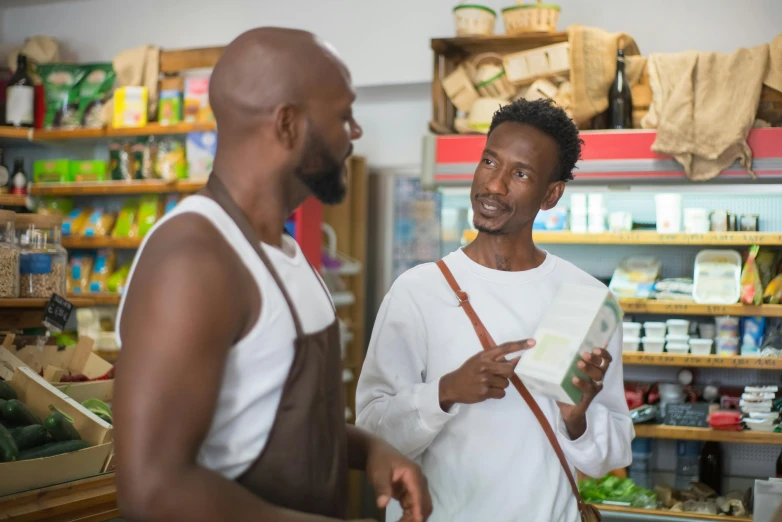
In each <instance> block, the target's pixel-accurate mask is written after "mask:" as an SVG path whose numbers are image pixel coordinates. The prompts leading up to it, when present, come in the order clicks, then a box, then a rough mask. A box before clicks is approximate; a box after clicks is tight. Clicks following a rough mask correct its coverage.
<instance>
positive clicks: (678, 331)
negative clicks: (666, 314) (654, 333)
mask: <svg viewBox="0 0 782 522" xmlns="http://www.w3.org/2000/svg"><path fill="white" fill-rule="evenodd" d="M665 324H666V325H667V326H668V333H669V334H671V335H688V334H689V332H690V322H689V321H688V320H686V319H668V320H667V321H665Z"/></svg>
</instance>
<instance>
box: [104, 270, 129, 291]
mask: <svg viewBox="0 0 782 522" xmlns="http://www.w3.org/2000/svg"><path fill="white" fill-rule="evenodd" d="M129 274H130V264H126V265H122V266H121V267H119V268H118V269H117V270H116V272H114V273H113V274H111V275H110V276H109V278H108V279H107V280H106V289H107V290H108V291H109V292H112V293H115V294H121V293H123V292H124V291H125V285H126V284H127V281H128V275H129Z"/></svg>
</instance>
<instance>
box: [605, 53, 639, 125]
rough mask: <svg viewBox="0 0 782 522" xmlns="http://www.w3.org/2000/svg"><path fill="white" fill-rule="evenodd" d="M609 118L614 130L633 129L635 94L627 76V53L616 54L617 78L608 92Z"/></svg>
mask: <svg viewBox="0 0 782 522" xmlns="http://www.w3.org/2000/svg"><path fill="white" fill-rule="evenodd" d="M608 117H609V122H608V123H609V126H610V128H612V129H632V128H633V94H632V92H630V83H628V81H627V76H626V75H625V52H624V49H621V48H620V49H619V50H617V52H616V76H615V77H614V81H613V83H611V89H610V90H609V91H608Z"/></svg>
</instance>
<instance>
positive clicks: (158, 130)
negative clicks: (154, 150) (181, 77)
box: [0, 123, 217, 142]
mask: <svg viewBox="0 0 782 522" xmlns="http://www.w3.org/2000/svg"><path fill="white" fill-rule="evenodd" d="M216 128H217V127H216V126H215V124H214V123H178V124H176V125H160V124H158V123H150V124H149V125H146V126H144V127H128V128H117V129H115V128H111V127H108V128H99V129H52V130H43V129H41V130H31V129H12V128H0V138H7V139H24V140H28V141H41V142H47V141H69V140H96V139H108V138H118V137H131V136H151V135H156V136H159V135H176V134H187V133H189V132H204V131H213V130H216Z"/></svg>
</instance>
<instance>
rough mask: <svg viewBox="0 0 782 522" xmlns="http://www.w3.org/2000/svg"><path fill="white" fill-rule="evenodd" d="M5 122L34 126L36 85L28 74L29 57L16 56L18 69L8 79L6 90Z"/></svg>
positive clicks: (16, 125) (17, 125) (20, 125)
mask: <svg viewBox="0 0 782 522" xmlns="http://www.w3.org/2000/svg"><path fill="white" fill-rule="evenodd" d="M5 99H6V109H5V123H6V125H12V126H14V127H32V126H33V122H34V121H35V120H34V115H35V112H34V108H35V86H34V85H33V80H32V78H30V75H29V74H27V57H26V56H25V55H23V54H20V55H19V56H17V58H16V71H14V74H13V76H11V79H10V80H8V87H7V88H6V91H5Z"/></svg>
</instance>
